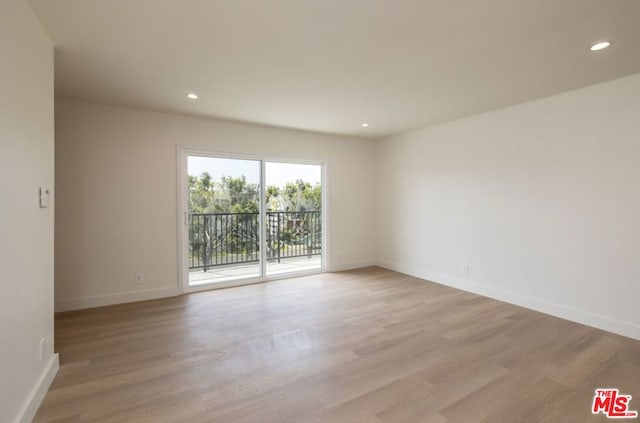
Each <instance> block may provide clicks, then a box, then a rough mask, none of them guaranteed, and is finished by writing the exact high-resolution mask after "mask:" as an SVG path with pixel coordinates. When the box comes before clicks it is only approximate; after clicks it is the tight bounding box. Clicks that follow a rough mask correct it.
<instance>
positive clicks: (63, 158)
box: [55, 99, 375, 310]
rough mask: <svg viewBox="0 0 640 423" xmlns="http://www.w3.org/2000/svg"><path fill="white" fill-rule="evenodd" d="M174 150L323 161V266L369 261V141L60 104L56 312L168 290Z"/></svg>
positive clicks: (171, 285)
mask: <svg viewBox="0 0 640 423" xmlns="http://www.w3.org/2000/svg"><path fill="white" fill-rule="evenodd" d="M177 145H180V146H194V147H204V148H207V149H213V150H215V151H219V152H232V153H241V154H258V155H268V156H269V157H271V158H291V159H303V160H305V159H306V160H319V161H326V162H327V176H328V181H327V184H328V186H327V190H328V191H327V192H328V195H329V198H328V202H329V207H328V219H329V230H328V237H329V242H330V244H329V264H330V269H331V270H337V269H342V268H347V267H357V266H362V265H366V264H371V263H372V260H373V245H372V239H373V234H372V231H371V226H372V224H373V186H372V184H371V182H372V179H373V171H374V167H373V165H374V163H373V162H374V159H375V147H374V144H373V143H372V142H371V141H367V140H360V139H355V138H347V137H338V136H328V135H321V134H316V133H309V132H303V131H293V130H286V129H277V128H271V127H265V126H257V125H250V124H243V123H233V122H229V121H222V120H215V119H206V118H197V117H188V116H180V115H171V114H165V113H158V112H151V111H143V110H136V109H129V108H122V107H112V106H105V105H100V104H95V103H87V102H79V101H74V100H64V99H60V100H58V101H57V102H56V190H57V199H58V202H57V208H56V293H55V295H56V307H57V309H59V310H63V309H72V308H80V307H89V306H95V305H101V304H108V303H117V302H123V301H131V300H135V299H143V298H151V297H154V296H164V295H172V294H176V293H177V291H176V289H177V284H178V258H177V251H178V250H177V215H176V213H177V211H176V195H177V194H176V189H177V188H176V179H177V176H176V166H177V159H176V146H177ZM138 271H141V272H144V273H145V283H144V285H143V286H140V285H136V284H135V283H134V274H135V273H136V272H138ZM140 289H142V290H143V291H142V292H137V293H136V291H137V290H140Z"/></svg>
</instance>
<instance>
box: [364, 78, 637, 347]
mask: <svg viewBox="0 0 640 423" xmlns="http://www.w3.org/2000/svg"><path fill="white" fill-rule="evenodd" d="M639 121H640V74H636V75H633V76H630V77H626V78H623V79H618V80H614V81H610V82H607V83H603V84H599V85H595V86H591V87H588V88H584V89H581V90H577V91H573V92H569V93H565V94H562V95H558V96H554V97H549V98H546V99H542V100H539V101H534V102H530V103H526V104H521V105H517V106H514V107H510V108H507V109H502V110H498V111H494V112H490V113H485V114H482V115H478V116H474V117H470V118H467V119H462V120H458V121H455V122H450V123H447V124H443V125H438V126H434V127H430V128H425V129H420V130H417V131H413V132H410V133H406V134H401V135H397V136H393V137H389V138H387V139H384V140H380V141H378V145H377V160H378V169H379V172H378V174H377V188H378V192H379V194H380V195H379V196H378V199H377V209H378V210H377V218H376V221H377V223H376V226H375V227H376V234H378V240H377V242H376V244H377V245H378V246H379V249H378V251H377V257H378V261H379V263H380V264H382V265H384V266H386V267H389V268H392V269H397V270H400V271H402V272H406V273H410V274H413V275H416V276H420V277H424V278H426V279H431V280H433V281H436V282H441V283H444V284H450V285H454V286H458V287H461V288H463V289H467V290H470V291H475V292H479V293H482V294H485V295H488V296H492V297H496V298H499V299H504V300H507V301H511V302H514V303H517V304H521V305H525V306H527V307H531V308H534V309H538V310H541V311H545V312H548V313H551V314H555V315H558V316H562V317H565V318H569V319H572V320H576V321H580V322H583V323H587V324H590V325H593V326H597V327H601V328H604V329H607V330H611V331H614V332H618V333H621V334H626V335H628V336H632V337H635V338H639V339H640V305H639V304H638V299H640V265H639V264H640V124H639ZM465 266H469V272H468V276H467V275H465V270H464V269H465Z"/></svg>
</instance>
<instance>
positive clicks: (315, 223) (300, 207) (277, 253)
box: [265, 162, 322, 275]
mask: <svg viewBox="0 0 640 423" xmlns="http://www.w3.org/2000/svg"><path fill="white" fill-rule="evenodd" d="M265 186H266V187H267V192H266V202H265V204H266V213H265V214H266V216H265V227H266V233H265V240H266V253H267V263H266V271H267V275H279V274H287V273H290V272H299V271H309V270H318V269H321V268H322V166H320V165H311V164H300V163H278V162H267V163H266V164H265Z"/></svg>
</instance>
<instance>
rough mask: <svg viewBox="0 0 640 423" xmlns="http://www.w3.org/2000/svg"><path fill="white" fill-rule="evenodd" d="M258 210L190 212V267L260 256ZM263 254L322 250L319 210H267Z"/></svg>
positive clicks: (305, 253) (275, 258) (273, 258)
mask: <svg viewBox="0 0 640 423" xmlns="http://www.w3.org/2000/svg"><path fill="white" fill-rule="evenodd" d="M258 219H259V214H258V213H191V214H189V245H190V254H189V269H203V270H204V271H205V272H206V271H207V270H208V269H209V268H210V267H215V266H222V265H227V264H240V263H253V262H258V261H259V260H260V241H259V240H260V225H259V224H258ZM265 225H266V226H265V229H266V257H267V260H268V261H270V262H274V261H278V262H280V259H282V258H289V257H304V256H306V257H312V256H315V255H320V254H321V252H322V218H321V215H320V211H301V212H267V213H266V219H265Z"/></svg>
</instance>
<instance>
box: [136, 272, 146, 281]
mask: <svg viewBox="0 0 640 423" xmlns="http://www.w3.org/2000/svg"><path fill="white" fill-rule="evenodd" d="M135 279H136V283H144V273H142V272H138V273H136V278H135Z"/></svg>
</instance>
